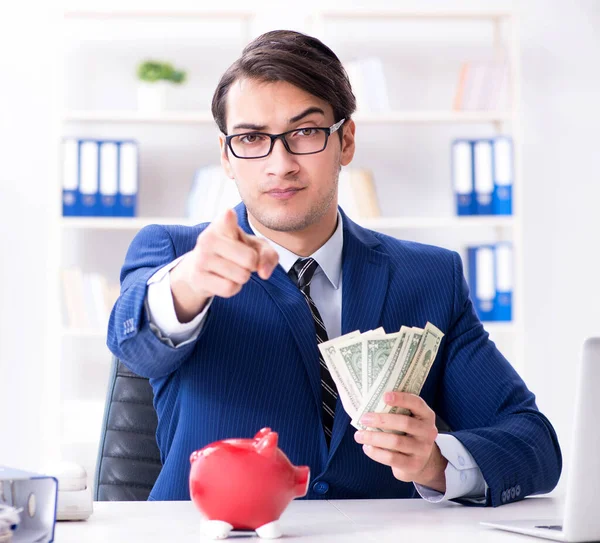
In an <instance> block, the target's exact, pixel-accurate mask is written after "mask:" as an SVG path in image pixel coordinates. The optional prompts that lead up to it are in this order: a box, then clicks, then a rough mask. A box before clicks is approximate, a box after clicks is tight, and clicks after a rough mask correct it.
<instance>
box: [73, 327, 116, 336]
mask: <svg viewBox="0 0 600 543" xmlns="http://www.w3.org/2000/svg"><path fill="white" fill-rule="evenodd" d="M106 333H107V330H106V328H69V327H65V328H63V329H62V335H63V337H76V338H106Z"/></svg>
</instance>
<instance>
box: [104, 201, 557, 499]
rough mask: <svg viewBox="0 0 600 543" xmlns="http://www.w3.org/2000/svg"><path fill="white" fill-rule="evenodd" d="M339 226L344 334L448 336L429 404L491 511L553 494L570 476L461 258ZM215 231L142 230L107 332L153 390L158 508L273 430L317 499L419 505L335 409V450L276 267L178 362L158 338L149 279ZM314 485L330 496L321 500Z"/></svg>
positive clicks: (313, 366) (314, 352)
mask: <svg viewBox="0 0 600 543" xmlns="http://www.w3.org/2000/svg"><path fill="white" fill-rule="evenodd" d="M236 212H237V214H238V221H239V224H240V226H241V228H242V229H243V230H245V231H246V232H248V233H252V231H251V229H250V227H249V225H248V219H247V214H246V209H245V207H244V206H243V204H240V205H239V206H238V207H237V208H236ZM342 216H343V222H344V247H343V257H342V258H343V265H342V266H343V267H342V273H343V283H342V285H343V286H342V289H343V291H342V333H344V334H345V333H348V332H350V331H352V330H361V331H366V330H370V329H374V328H377V327H379V326H383V327H384V328H385V330H386V332H393V331H397V330H399V329H400V326H401V325H407V326H419V327H423V326H424V325H425V323H426V322H427V321H430V322H432V323H433V324H435V326H437V327H438V328H439V329H440V330H442V331H443V332H444V334H445V336H444V339H443V341H442V343H441V346H440V350H439V352H438V355H437V359H436V360H435V362H434V364H433V366H432V368H431V371H430V374H429V376H428V378H427V381H426V382H425V385H424V387H423V390H422V392H421V396H422V397H423V398H424V399H425V401H426V402H427V403H428V405H429V406H430V407H431V408H432V409H433V410H434V411H435V412H436V413H437V414H438V415H439V416H440V417H441V418H442V419H443V420H444V421H446V423H447V424H448V425H449V426H450V427H451V428H452V430H453V435H454V436H456V438H457V439H459V440H460V441H461V442H462V443H463V444H464V445H465V446H466V448H467V449H468V450H469V451H470V452H471V454H472V455H473V457H474V458H475V461H476V462H477V464H478V465H479V467H480V469H481V471H482V473H483V476H484V478H485V480H486V482H487V484H488V486H489V490H488V494H487V496H486V498H487V504H488V505H493V506H496V505H500V504H502V503H503V502H504V501H505V499H506V496H507V495H508V496H509V498H511V499H513V500H518V499H522V498H523V497H525V496H526V495H529V494H533V493H542V492H549V491H550V490H551V489H552V488H553V487H554V486H555V485H556V483H557V481H558V479H559V476H560V472H561V467H562V458H561V453H560V448H559V445H558V441H557V437H556V434H555V432H554V430H553V428H552V425H551V424H550V422H549V421H548V420H547V419H546V418H545V417H544V415H542V414H541V413H540V412H539V411H538V409H537V407H536V405H535V397H534V395H533V394H532V393H531V392H530V391H529V390H528V389H527V387H526V385H525V384H524V382H523V381H522V380H521V378H520V377H519V375H518V374H517V373H516V372H515V371H514V369H513V368H512V366H511V365H510V364H509V363H508V362H507V361H506V359H505V358H504V357H503V356H502V354H500V352H499V351H498V350H497V348H496V346H495V345H494V343H493V342H491V341H490V340H489V339H488V334H487V333H486V332H485V331H484V329H483V326H482V325H481V323H480V321H479V320H478V318H477V316H476V314H475V312H474V310H473V305H472V303H471V300H470V298H469V291H468V288H467V285H466V282H465V280H464V277H463V271H462V264H461V260H460V257H459V255H458V254H457V253H455V252H451V251H448V250H445V249H441V248H439V247H433V246H428V245H422V244H418V243H413V242H407V241H400V240H397V239H395V238H392V237H389V236H386V235H383V234H381V233H377V232H373V231H370V230H366V229H364V228H362V227H360V226H358V225H357V224H355V223H354V222H352V221H351V220H349V219H348V218H347V217H346V216H345V215H344V214H343V212H342ZM206 226H207V224H201V225H198V226H193V227H186V226H158V225H152V226H148V227H146V228H144V229H143V230H141V231H140V232H139V233H138V234H137V236H136V237H135V239H134V240H133V242H132V243H131V246H130V248H129V250H128V253H127V256H126V259H125V263H124V266H123V269H122V272H121V295H120V297H119V299H118V300H117V302H116V304H115V306H114V308H113V311H112V314H111V318H110V323H109V330H108V346H109V348H110V350H111V351H112V352H113V353H114V354H115V355H116V356H117V357H118V358H120V359H121V360H122V361H123V363H125V364H126V365H127V366H129V367H130V368H131V369H132V370H133V371H134V372H135V373H137V374H139V375H142V376H145V377H149V378H150V383H151V385H152V387H153V389H154V405H155V408H156V411H157V414H158V429H157V435H156V437H157V442H158V445H159V448H160V451H161V456H162V462H163V468H162V471H161V473H160V475H159V477H158V479H157V481H156V484H155V486H154V488H153V490H152V492H151V494H150V499H155V500H179V499H189V490H188V474H189V456H190V453H191V452H192V451H194V450H196V449H200V448H202V447H204V446H205V445H207V444H208V443H211V442H213V441H216V440H220V439H225V438H231V437H252V436H254V434H255V433H256V432H257V431H258V430H259V429H261V428H262V427H264V426H269V427H271V428H272V429H274V430H275V431H277V432H279V435H280V439H279V446H280V447H281V448H282V450H283V451H284V452H285V453H286V454H287V455H288V457H289V458H290V460H291V461H292V462H293V463H294V464H297V465H308V466H310V470H311V479H312V481H311V487H310V489H309V492H308V494H307V498H309V499H319V498H326V499H340V498H408V497H416V496H418V494H417V493H416V491H415V489H414V486H413V484H412V483H404V482H400V481H398V480H397V479H395V478H394V476H393V475H392V472H391V469H390V468H389V467H387V466H383V465H381V464H379V463H376V462H374V461H373V460H371V459H369V458H368V457H367V456H366V455H365V454H364V453H363V451H362V448H361V446H360V445H359V444H357V443H356V442H355V441H354V438H353V434H354V431H355V430H354V428H353V427H352V426H351V425H350V424H349V423H350V418H349V417H348V415H347V414H346V412H345V411H344V409H343V407H342V405H341V403H340V402H339V400H338V405H337V409H336V416H335V423H334V429H333V438H332V442H331V447H330V450H328V448H327V446H326V443H325V437H324V434H323V431H322V426H321V420H320V417H321V409H320V405H321V400H320V396H321V391H320V377H319V353H318V349H317V345H316V342H315V330H314V323H313V320H312V317H311V314H310V310H309V308H308V305H307V304H306V301H305V300H304V298H303V296H302V294H301V293H300V292H299V290H298V288H297V287H296V286H295V285H294V284H293V283H292V281H291V280H290V279H289V278H288V276H287V275H286V274H285V272H284V271H283V269H282V268H281V266H277V268H276V269H275V271H274V272H273V274H272V276H271V277H270V278H269V279H268V280H267V281H263V280H262V279H260V278H259V277H258V276H257V275H256V274H252V277H251V280H250V281H249V282H248V283H247V284H246V285H245V286H244V287H243V289H242V290H241V292H240V293H239V294H237V295H236V296H234V297H233V298H229V299H223V298H218V297H217V298H215V299H214V301H213V303H212V306H211V308H210V310H209V313H208V315H207V319H206V321H205V324H204V327H203V329H202V332H201V334H200V337H199V338H198V339H197V340H196V341H195V342H192V343H190V344H187V345H184V346H182V347H179V348H172V347H170V346H168V345H166V344H165V343H164V342H162V341H160V340H159V339H158V338H157V337H156V336H155V334H154V333H153V332H152V331H151V330H150V328H149V324H148V316H147V312H146V309H145V303H144V301H145V297H146V289H147V286H146V284H147V281H148V279H149V278H150V277H151V276H152V275H153V274H154V272H156V271H157V270H158V269H160V268H161V267H163V266H165V265H166V264H168V263H169V262H171V261H173V260H174V259H175V258H177V257H179V256H180V255H182V254H184V253H186V252H187V251H190V250H191V249H192V248H193V247H194V245H195V243H196V238H197V237H198V234H199V233H200V232H202V230H203V229H204V228H206ZM317 482H321V483H325V484H321V485H319V486H317V487H316V490H315V487H314V484H315V483H317ZM325 489H327V491H326V492H325V493H324V494H323V493H322V492H323V490H325ZM510 489H513V492H512V495H511V492H510V491H509V492H508V493H507V492H506V491H507V490H510ZM514 489H517V490H519V491H518V492H514ZM318 490H321V493H319V492H318ZM502 497H504V498H505V499H502Z"/></svg>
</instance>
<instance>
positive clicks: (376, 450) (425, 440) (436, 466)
mask: <svg viewBox="0 0 600 543" xmlns="http://www.w3.org/2000/svg"><path fill="white" fill-rule="evenodd" d="M384 400H385V403H386V404H388V405H390V406H394V407H403V408H405V409H408V410H409V411H410V412H411V413H412V416H410V415H400V414H390V413H368V414H366V415H364V416H363V417H362V418H361V420H360V422H361V424H363V425H364V426H368V427H369V428H380V429H381V430H386V431H385V432H377V431H371V430H362V431H358V432H356V433H355V434H354V439H355V440H356V441H357V442H358V443H362V444H363V450H364V452H365V454H366V455H367V456H368V457H369V458H371V459H373V460H375V461H376V462H379V463H381V464H384V465H386V466H390V467H391V468H392V472H393V474H394V477H396V479H398V480H400V481H405V482H411V481H412V482H415V483H417V484H420V485H423V486H427V487H429V488H433V489H434V490H437V491H439V492H442V493H445V492H446V475H445V473H444V472H445V470H446V466H447V465H448V461H447V460H446V459H445V458H444V457H443V456H442V453H441V452H440V449H439V447H438V446H437V444H436V442H435V439H436V437H437V435H438V431H437V428H436V426H435V413H434V412H433V411H432V410H431V409H430V408H429V406H428V405H427V404H426V403H425V401H424V400H423V398H421V397H420V396H417V395H415V394H408V393H406V392H386V393H385V397H384ZM389 431H392V432H405V434H406V435H398V434H395V433H390V432H389Z"/></svg>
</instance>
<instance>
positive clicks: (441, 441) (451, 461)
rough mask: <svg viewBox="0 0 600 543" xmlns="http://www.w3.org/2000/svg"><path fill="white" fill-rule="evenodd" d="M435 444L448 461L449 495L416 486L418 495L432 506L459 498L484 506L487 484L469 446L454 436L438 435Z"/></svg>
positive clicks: (447, 481) (447, 479)
mask: <svg viewBox="0 0 600 543" xmlns="http://www.w3.org/2000/svg"><path fill="white" fill-rule="evenodd" d="M435 442H436V443H437V446H438V447H439V448H440V452H441V453H442V456H443V457H444V458H445V459H446V460H448V466H447V467H446V470H445V472H444V474H445V475H446V493H445V494H442V493H441V492H438V491H437V490H434V489H433V488H429V487H427V486H423V485H419V484H417V483H415V488H416V489H417V492H418V493H419V495H420V496H421V497H422V498H423V499H425V500H427V501H429V502H432V503H439V502H443V501H447V500H453V499H456V498H462V499H467V500H469V501H472V502H473V503H476V504H482V503H485V501H486V498H485V495H486V492H487V488H488V487H487V483H486V482H485V480H484V478H483V475H482V473H481V470H480V469H479V466H478V465H477V463H476V462H475V459H474V458H473V456H472V455H471V453H470V452H469V451H468V450H467V449H466V447H465V446H464V445H463V444H462V443H461V442H460V441H459V440H458V439H456V438H455V437H454V436H453V435H451V434H438V436H437V438H436V440H435Z"/></svg>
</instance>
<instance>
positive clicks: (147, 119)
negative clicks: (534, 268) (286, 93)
mask: <svg viewBox="0 0 600 543" xmlns="http://www.w3.org/2000/svg"><path fill="white" fill-rule="evenodd" d="M511 116H512V113H511V112H509V111H452V110H448V111H435V110H434V111H426V110H423V111H390V112H378V113H370V112H364V113H361V112H358V113H356V114H355V115H354V117H353V118H354V120H355V121H356V122H357V123H359V124H401V123H422V124H427V123H456V124H459V123H501V122H507V121H510V119H511ZM63 120H64V122H84V123H113V124H117V123H139V124H214V119H213V116H212V114H211V113H210V112H209V111H164V112H162V113H144V112H140V111H125V110H124V111H118V110H104V111H102V110H98V111H93V110H87V111H86V110H69V111H66V112H65V113H64V114H63Z"/></svg>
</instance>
